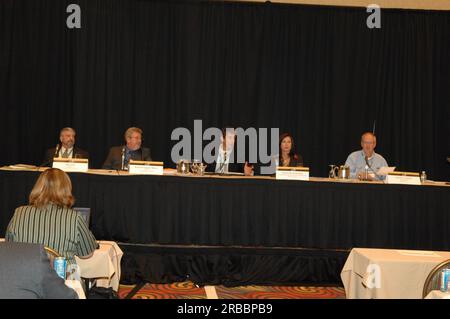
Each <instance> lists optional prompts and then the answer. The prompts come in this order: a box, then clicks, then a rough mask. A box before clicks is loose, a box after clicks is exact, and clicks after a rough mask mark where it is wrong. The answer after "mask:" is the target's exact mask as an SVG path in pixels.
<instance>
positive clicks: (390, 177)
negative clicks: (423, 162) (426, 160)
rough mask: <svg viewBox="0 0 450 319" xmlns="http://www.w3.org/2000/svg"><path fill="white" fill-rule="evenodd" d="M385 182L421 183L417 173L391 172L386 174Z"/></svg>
mask: <svg viewBox="0 0 450 319" xmlns="http://www.w3.org/2000/svg"><path fill="white" fill-rule="evenodd" d="M386 183H387V184H404V185H421V182H420V175H419V173H411V172H391V173H388V174H387V176H386Z"/></svg>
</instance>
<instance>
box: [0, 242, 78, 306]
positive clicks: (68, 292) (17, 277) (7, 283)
mask: <svg viewBox="0 0 450 319" xmlns="http://www.w3.org/2000/svg"><path fill="white" fill-rule="evenodd" d="M0 260H1V262H0V283H1V289H0V299H42V298H45V299H77V298H78V295H77V293H76V292H75V290H73V289H71V288H69V287H67V286H66V285H65V284H64V279H62V278H60V277H58V275H57V274H56V272H55V270H53V269H52V268H51V267H50V261H49V259H48V257H47V253H46V252H45V250H44V246H42V245H36V244H24V243H10V242H5V243H0Z"/></svg>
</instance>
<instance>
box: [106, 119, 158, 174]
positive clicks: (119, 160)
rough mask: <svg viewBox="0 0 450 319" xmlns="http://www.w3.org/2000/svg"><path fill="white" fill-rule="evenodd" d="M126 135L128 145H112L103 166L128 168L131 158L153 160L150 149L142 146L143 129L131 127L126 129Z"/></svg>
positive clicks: (107, 167)
mask: <svg viewBox="0 0 450 319" xmlns="http://www.w3.org/2000/svg"><path fill="white" fill-rule="evenodd" d="M124 137H125V142H126V145H122V146H114V147H111V148H110V150H109V154H108V157H107V158H106V160H105V162H104V163H103V166H102V168H104V169H127V168H128V163H129V161H130V159H133V160H138V161H151V160H152V158H151V156H150V149H149V148H146V147H141V145H142V130H141V129H140V128H138V127H130V128H129V129H127V130H126V132H125V136H124Z"/></svg>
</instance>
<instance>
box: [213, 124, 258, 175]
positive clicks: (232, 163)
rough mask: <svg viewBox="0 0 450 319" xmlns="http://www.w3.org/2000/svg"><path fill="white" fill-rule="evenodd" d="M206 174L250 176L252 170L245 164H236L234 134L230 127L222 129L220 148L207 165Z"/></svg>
mask: <svg viewBox="0 0 450 319" xmlns="http://www.w3.org/2000/svg"><path fill="white" fill-rule="evenodd" d="M206 171H207V172H211V173H216V174H229V173H240V174H242V173H243V174H245V175H252V174H253V169H252V166H250V165H249V164H248V163H247V162H245V163H237V156H236V132H235V129H234V128H232V127H225V128H223V129H222V136H221V137H220V147H219V151H218V153H217V154H216V159H215V161H214V162H213V163H210V164H208V166H207V168H206Z"/></svg>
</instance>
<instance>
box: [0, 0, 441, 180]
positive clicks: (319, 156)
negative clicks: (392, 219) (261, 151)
mask: <svg viewBox="0 0 450 319" xmlns="http://www.w3.org/2000/svg"><path fill="white" fill-rule="evenodd" d="M70 3H77V4H79V5H80V7H81V24H82V28H81V29H68V28H67V27H66V18H67V16H68V15H69V14H68V13H66V7H67V5H68V4H70ZM368 15H369V14H368V13H366V10H365V8H340V7H316V6H302V5H282V4H271V3H258V4H256V3H255V4H250V3H221V2H195V1H191V2H182V1H169V2H166V1H164V2H162V1H161V2H156V1H155V2H154V1H143V0H128V1H125V0H85V1H79V0H78V1H75V0H69V1H62V0H27V1H25V0H2V1H1V2H0V108H1V109H0V133H1V136H2V138H1V141H0V150H1V156H0V164H11V163H19V162H20V163H34V164H39V163H40V162H41V160H42V157H43V153H44V150H45V149H46V148H48V147H52V146H54V145H55V144H56V142H57V140H58V136H59V130H60V129H61V128H62V127H64V126H72V127H74V128H75V129H76V130H77V133H78V134H77V144H78V146H79V147H82V148H85V149H87V150H89V152H90V154H91V160H92V163H93V166H94V167H98V166H100V165H101V163H102V162H103V160H104V158H105V156H106V154H107V150H108V148H109V147H110V146H112V145H119V144H121V143H122V139H123V132H124V131H125V129H126V128H127V127H129V126H139V127H141V128H142V129H143V130H144V132H145V133H144V138H145V141H144V143H145V145H146V146H149V147H150V148H151V149H152V155H153V158H154V159H156V160H163V161H164V162H165V163H166V166H170V165H173V163H170V151H171V147H172V145H173V144H174V142H171V140H170V135H171V132H172V130H173V129H175V128H176V127H180V126H182V127H187V128H190V129H191V128H192V127H193V121H194V119H202V120H203V127H204V128H206V127H209V126H214V127H221V126H223V125H224V124H227V125H235V126H242V127H279V128H280V131H289V132H292V133H293V135H294V136H295V138H296V143H297V146H298V151H299V153H300V154H301V155H302V156H303V157H304V160H305V163H306V165H308V166H310V167H311V174H312V175H316V176H324V175H327V173H328V164H331V163H334V164H341V163H343V162H344V161H345V159H346V157H347V155H348V154H349V153H350V152H352V151H354V150H357V149H359V148H360V145H359V139H360V135H361V133H362V132H363V131H367V130H372V128H373V123H374V121H376V134H377V136H378V146H377V151H378V152H379V153H380V154H382V155H383V156H384V157H385V158H386V159H387V161H388V163H389V164H390V165H392V166H397V167H398V169H399V170H408V171H409V170H411V171H419V170H426V171H427V173H428V175H429V177H430V178H432V179H447V180H448V179H450V177H449V170H450V169H449V165H448V164H447V163H446V156H448V155H450V154H449V153H450V147H449V146H450V145H449V144H450V143H449V136H450V128H449V119H450V114H449V109H450V108H449V105H450V87H449V76H450V41H449V39H450V12H434V11H409V10H382V11H381V23H382V28H381V29H368V28H367V26H366V19H367V17H368Z"/></svg>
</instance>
